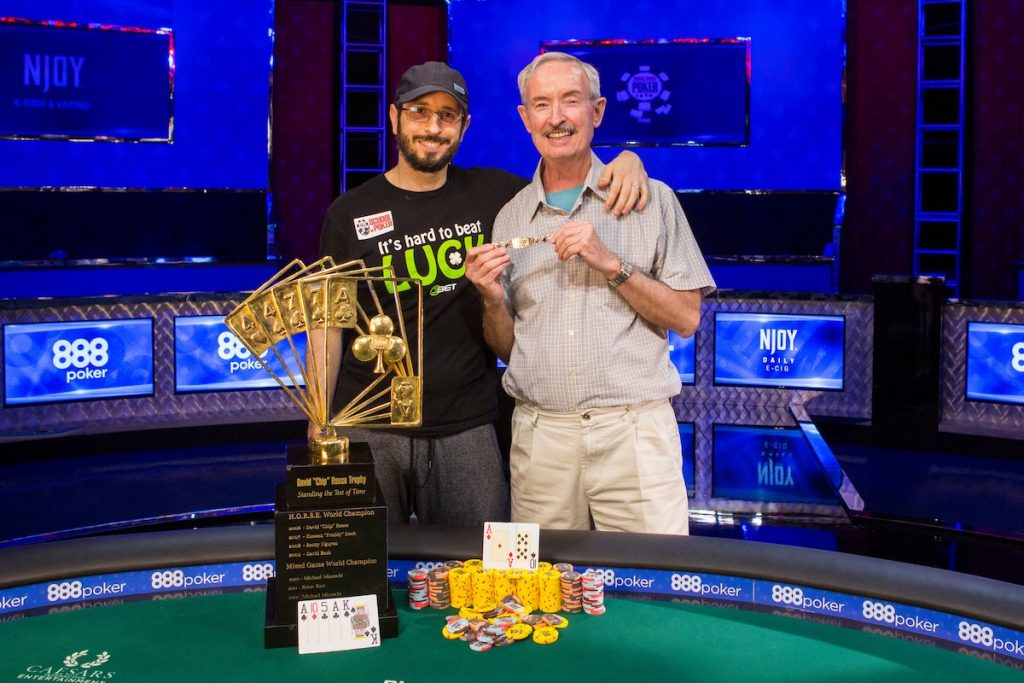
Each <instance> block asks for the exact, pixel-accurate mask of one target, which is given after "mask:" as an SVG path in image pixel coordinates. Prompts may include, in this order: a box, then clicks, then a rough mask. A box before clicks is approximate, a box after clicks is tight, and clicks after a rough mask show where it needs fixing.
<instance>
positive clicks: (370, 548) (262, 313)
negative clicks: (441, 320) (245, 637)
mask: <svg viewBox="0 0 1024 683" xmlns="http://www.w3.org/2000/svg"><path fill="white" fill-rule="evenodd" d="M361 290H362V291H363V296H362V298H360V296H359V293H360V291H361ZM380 290H384V291H383V292H381V291H380ZM403 291H404V292H405V294H406V296H405V297H400V296H399V294H400V293H401V292H403ZM385 293H386V294H387V295H390V296H391V297H393V303H391V302H389V305H388V306H385V305H384V302H387V301H388V299H386V298H385V296H384V294H385ZM225 323H226V324H227V326H228V328H229V329H230V330H231V331H232V332H233V333H234V334H235V336H237V337H238V339H239V341H240V342H241V343H242V344H244V345H245V347H246V348H247V349H248V350H249V351H250V352H251V353H252V357H253V358H255V359H257V360H258V361H259V362H260V363H261V364H262V365H263V368H264V369H265V370H266V371H267V372H268V373H270V374H271V376H272V377H273V378H274V379H275V381H277V383H278V384H279V385H280V386H281V388H282V389H283V390H284V391H285V392H286V393H287V395H288V397H289V398H290V399H291V400H292V401H293V402H294V403H295V404H296V405H297V406H298V407H299V408H300V409H301V410H302V412H303V413H304V414H305V415H306V417H307V418H309V421H310V422H311V423H312V424H313V425H315V426H316V427H317V428H318V430H319V433H318V434H317V435H316V436H315V437H313V438H311V439H310V441H309V443H308V444H301V445H294V446H291V447H289V449H288V463H287V468H286V473H285V477H284V480H283V481H282V482H281V484H279V486H278V490H277V496H276V501H277V505H276V511H275V513H274V527H275V557H276V560H277V572H276V576H275V577H274V578H273V579H271V580H270V582H269V583H268V591H267V614H266V624H265V627H264V644H265V645H266V646H267V647H283V646H295V645H296V643H297V639H298V631H297V628H298V626H297V624H298V622H299V614H298V610H299V608H300V605H301V604H302V603H303V602H304V601H308V600H329V599H332V598H338V597H343V596H352V595H374V596H376V598H377V605H378V607H379V620H380V635H381V636H382V637H384V638H388V637H391V636H395V635H398V615H397V613H396V611H395V606H394V603H393V601H392V600H391V592H390V590H389V589H388V581H387V508H386V507H385V506H384V504H383V499H382V497H381V496H380V494H379V492H378V487H377V482H376V479H375V477H374V470H373V457H372V454H371V452H370V448H369V445H368V444H366V443H363V442H356V443H349V440H348V437H347V436H346V435H345V434H344V432H343V431H342V432H341V433H339V430H344V428H345V427H353V426H359V427H362V428H370V429H372V428H375V427H378V428H379V427H415V426H419V425H420V424H421V422H422V404H423V391H422V389H423V286H422V284H421V283H420V282H419V281H418V280H416V279H413V278H400V277H394V276H393V275H392V274H391V273H390V271H388V270H386V269H385V268H382V267H376V268H368V267H366V265H365V264H364V263H363V262H362V261H350V262H347V263H343V264H340V265H336V264H335V263H334V261H333V260H332V259H331V258H329V257H328V258H324V259H321V260H320V261H317V262H315V263H313V264H310V265H308V266H307V265H305V264H303V263H302V262H301V261H294V262H292V263H291V264H289V265H288V266H287V267H285V268H284V269H282V270H281V271H280V272H279V273H277V274H276V275H275V276H274V277H272V278H271V279H270V280H269V281H267V282H266V283H265V284H264V285H263V286H262V287H260V288H259V289H257V290H256V291H255V292H253V293H252V295H250V296H249V297H248V298H247V299H246V300H245V301H243V302H242V303H241V304H240V305H239V306H238V307H236V308H235V309H234V310H233V311H231V313H229V314H228V315H227V317H226V318H225ZM303 337H305V344H302V343H301V341H302V338H303ZM343 340H344V341H345V342H346V343H348V344H349V348H348V353H351V354H352V356H353V357H354V358H356V359H357V360H358V361H360V362H362V363H367V364H369V365H370V367H372V369H373V371H372V379H371V380H370V381H369V382H368V384H367V386H366V387H365V388H364V389H363V390H362V391H361V392H360V393H359V394H358V395H356V396H355V397H354V398H352V399H351V400H350V401H349V402H348V403H347V404H345V405H344V406H341V407H340V408H339V409H337V410H334V409H333V406H332V404H331V395H330V394H331V392H330V387H331V385H332V384H333V382H332V381H331V380H332V379H333V378H331V377H330V368H332V367H333V368H338V367H340V360H341V355H342V353H341V349H342V342H343ZM301 348H305V349H306V350H307V351H306V353H302V352H301V351H300V349H301ZM268 351H269V353H268ZM285 356H289V357H288V358H285ZM271 358H273V359H274V360H276V361H277V362H276V363H274V364H273V367H272V366H271V364H270V363H269V362H268V361H269V360H270V359H271ZM275 368H280V369H283V373H284V374H285V375H286V376H281V375H280V374H278V373H276V372H275ZM294 368H297V369H298V374H299V375H300V376H301V379H300V380H298V381H297V378H296V376H295V371H294V370H293V369H294Z"/></svg>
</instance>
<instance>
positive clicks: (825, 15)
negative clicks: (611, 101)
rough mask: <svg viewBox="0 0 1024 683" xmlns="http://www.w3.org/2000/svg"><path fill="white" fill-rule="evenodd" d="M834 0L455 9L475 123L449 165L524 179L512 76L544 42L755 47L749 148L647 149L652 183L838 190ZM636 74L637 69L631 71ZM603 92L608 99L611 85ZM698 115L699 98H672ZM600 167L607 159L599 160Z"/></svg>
mask: <svg viewBox="0 0 1024 683" xmlns="http://www.w3.org/2000/svg"><path fill="white" fill-rule="evenodd" d="M843 5H844V3H843V2H842V1H841V0H744V1H738V0H675V1H674V2H666V3H661V2H649V1H641V2H633V3H629V4H628V5H623V4H622V3H620V2H612V1H610V0H587V1H585V2H584V1H583V0H566V1H565V2H561V3H557V4H555V5H552V4H551V3H550V2H542V1H540V0H522V1H521V2H515V3H511V2H496V1H490V2H487V1H484V2H481V1H480V0H451V2H450V3H449V12H448V16H449V34H448V36H449V55H450V62H451V64H452V66H454V67H455V68H457V69H459V70H460V71H462V73H463V74H464V75H465V77H466V80H467V83H468V86H469V96H470V110H471V114H472V125H471V126H470V128H469V130H468V132H467V138H466V142H465V143H464V144H463V148H462V149H461V150H460V151H459V153H458V156H457V157H456V161H457V163H460V164H462V165H466V166H473V165H483V166H499V167H502V168H506V169H508V170H510V171H513V172H515V173H519V174H522V175H527V176H529V175H531V174H532V173H533V171H534V168H535V166H536V163H537V159H538V156H537V152H536V150H535V149H534V147H533V145H532V144H531V143H530V140H529V137H528V136H527V134H526V132H525V130H524V129H523V124H522V122H521V121H520V119H519V115H518V114H517V112H516V106H517V105H518V104H519V93H518V88H517V86H516V76H517V74H518V72H519V70H520V69H521V68H522V67H523V66H525V65H526V64H527V63H528V62H529V61H530V59H532V58H533V57H534V56H535V55H536V54H538V52H539V51H540V47H541V43H542V42H543V41H547V40H569V39H578V40H595V39H626V40H641V39H650V38H665V39H673V38H728V37H738V36H748V37H750V39H751V92H750V144H749V146H740V147H736V146H732V147H718V146H716V147H644V148H641V150H640V154H641V155H642V157H643V159H644V162H645V163H646V165H647V169H648V171H649V172H650V174H651V176H652V177H654V178H658V179H659V180H663V181H664V182H666V183H668V185H669V186H670V187H672V188H674V189H677V190H682V189H719V190H736V189H762V190H835V189H839V188H840V185H841V181H840V170H841V164H842V101H841V100H842V98H841V92H840V91H841V79H842V68H843V59H844V38H843V24H844V15H843ZM640 66H641V65H636V68H639V67H640ZM607 80H608V79H607V77H605V81H606V82H605V83H603V85H602V91H603V92H602V94H604V95H605V96H611V97H614V95H615V87H614V86H615V84H614V83H608V82H607ZM671 103H672V105H673V106H674V107H676V106H678V107H700V106H701V99H700V94H699V93H685V92H676V93H673V94H672V97H671ZM599 155H600V156H602V158H607V157H611V156H614V150H605V151H603V152H599Z"/></svg>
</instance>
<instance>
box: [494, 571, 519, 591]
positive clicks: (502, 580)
mask: <svg viewBox="0 0 1024 683" xmlns="http://www.w3.org/2000/svg"><path fill="white" fill-rule="evenodd" d="M493 571H494V595H495V597H500V596H503V595H512V594H513V593H514V592H515V591H514V590H512V580H511V579H510V578H509V576H508V571H506V570H503V569H495V570H493Z"/></svg>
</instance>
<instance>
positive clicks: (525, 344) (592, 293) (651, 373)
mask: <svg viewBox="0 0 1024 683" xmlns="http://www.w3.org/2000/svg"><path fill="white" fill-rule="evenodd" d="M540 169H541V167H540V165H538V166H537V170H536V172H535V173H534V176H533V182H532V183H531V184H530V185H529V186H527V187H525V188H523V190H521V191H520V192H519V194H517V195H516V196H515V197H514V198H513V199H512V201H510V202H509V203H508V204H506V205H505V208H503V209H502V210H501V212H500V213H499V214H498V217H497V219H495V223H494V241H495V242H502V241H505V240H508V239H511V238H512V237H533V236H543V235H549V234H551V233H552V232H554V231H555V230H556V229H558V228H559V227H560V226H561V225H563V224H564V223H566V222H569V221H589V222H590V223H591V224H592V225H593V226H594V229H595V230H596V231H597V233H598V235H600V237H601V240H602V241H603V242H604V243H605V245H606V246H607V247H608V249H610V250H611V251H612V252H613V253H615V254H616V255H618V257H619V258H620V259H622V260H623V261H628V262H629V263H631V264H632V265H633V267H634V269H635V270H638V271H642V272H644V273H646V274H647V275H649V276H650V277H652V278H653V279H655V280H659V281H661V282H663V283H665V284H666V285H668V286H669V287H671V288H672V289H676V290H691V289H699V290H701V291H702V293H704V294H708V293H710V292H712V291H714V289H715V283H714V280H713V279H712V278H711V273H710V272H709V271H708V268H707V264H706V263H705V262H704V257H703V256H702V255H701V253H700V248H699V247H698V246H697V243H696V241H695V240H694V238H693V234H692V233H691V232H690V226H689V224H688V223H687V222H686V216H685V215H683V210H682V207H681V206H680V205H679V200H678V199H676V196H675V193H673V192H672V190H671V189H669V187H668V186H667V185H665V184H664V183H662V182H659V181H657V180H651V181H650V190H651V198H650V201H649V202H648V205H647V207H646V208H645V209H644V211H643V212H641V213H637V212H635V211H634V212H632V213H630V214H629V215H628V216H626V217H625V218H620V219H617V218H615V217H614V216H613V215H612V214H610V213H609V212H607V211H605V209H604V201H605V198H606V193H605V192H604V191H603V190H600V189H598V187H597V181H598V179H599V178H600V177H601V173H602V171H603V169H604V164H602V163H601V161H600V159H598V158H597V156H596V155H594V154H593V153H591V167H590V172H589V174H588V175H587V180H586V185H585V186H584V188H583V192H582V193H581V194H580V196H579V198H578V199H577V200H576V204H575V205H574V206H573V209H572V211H570V212H569V213H566V212H565V211H562V210H560V209H556V208H554V207H551V206H549V205H548V204H547V203H546V202H545V195H544V186H543V183H542V182H541V177H540ZM510 253H511V254H512V265H511V266H510V267H509V268H507V269H506V271H505V273H504V281H505V282H504V283H505V293H506V299H507V303H508V307H509V311H510V312H511V314H512V317H513V319H514V320H515V343H514V344H513V346H512V355H511V357H510V359H509V364H508V370H507V371H506V372H505V378H504V386H505V390H506V391H507V392H508V393H509V395H510V396H513V397H514V398H517V399H520V400H523V401H527V402H529V403H532V404H535V405H537V406H539V407H540V408H542V409H544V410H551V411H555V412H565V413H567V412H574V411H579V410H586V409H587V408H599V407H608V406H621V405H633V404H637V403H643V402H646V401H653V400H656V399H664V398H669V397H672V396H675V395H676V394H678V393H679V388H680V382H679V374H678V371H677V370H676V369H675V367H674V366H673V365H672V363H671V362H670V361H669V356H668V339H667V337H666V332H665V330H662V329H660V328H657V327H655V326H654V325H652V324H650V323H648V322H647V321H646V320H644V319H643V318H641V317H640V316H639V315H637V313H636V312H635V311H634V310H633V308H632V307H631V306H630V305H629V304H628V303H626V300H625V299H623V298H622V296H621V295H619V293H618V292H617V291H615V290H614V289H612V288H611V287H609V286H608V281H607V280H606V279H605V277H604V276H603V275H602V274H601V273H598V272H597V271H594V270H592V269H591V268H590V267H589V266H587V264H586V263H584V262H583V259H581V258H579V257H572V258H570V259H569V260H568V261H559V260H558V257H557V255H556V254H555V251H554V248H553V246H551V245H548V244H541V245H538V246H533V247H529V248H525V249H515V250H513V251H511V252H510Z"/></svg>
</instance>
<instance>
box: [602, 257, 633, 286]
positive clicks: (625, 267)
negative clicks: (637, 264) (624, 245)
mask: <svg viewBox="0 0 1024 683" xmlns="http://www.w3.org/2000/svg"><path fill="white" fill-rule="evenodd" d="M620 263H621V264H622V265H621V266H619V274H618V275H616V276H615V277H613V278H611V279H610V280H608V286H609V287H611V288H612V289H615V288H616V287H618V286H619V285H621V284H622V283H623V282H625V281H626V280H628V279H629V276H630V275H632V274H633V266H631V265H629V263H628V262H626V261H620Z"/></svg>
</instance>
